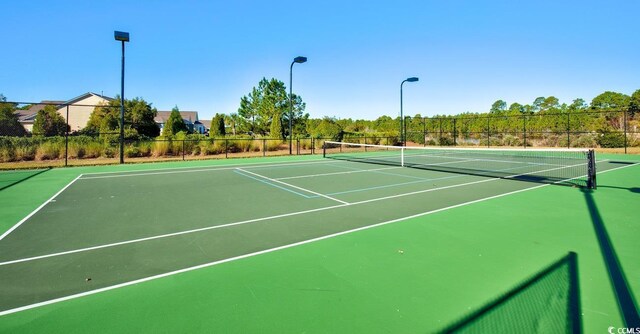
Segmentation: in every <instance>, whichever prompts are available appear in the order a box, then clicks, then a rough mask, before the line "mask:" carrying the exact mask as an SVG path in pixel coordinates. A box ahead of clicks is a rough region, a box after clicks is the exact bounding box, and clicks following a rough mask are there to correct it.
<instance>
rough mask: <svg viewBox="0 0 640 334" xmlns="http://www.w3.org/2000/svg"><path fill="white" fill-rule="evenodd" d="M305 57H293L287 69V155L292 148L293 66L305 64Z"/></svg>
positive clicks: (290, 152)
mask: <svg viewBox="0 0 640 334" xmlns="http://www.w3.org/2000/svg"><path fill="white" fill-rule="evenodd" d="M306 62H307V57H295V58H293V61H292V62H291V66H290V67H289V155H291V154H292V146H293V125H292V123H291V122H292V118H293V64H295V63H298V64H302V63H306Z"/></svg>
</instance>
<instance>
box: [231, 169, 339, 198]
mask: <svg viewBox="0 0 640 334" xmlns="http://www.w3.org/2000/svg"><path fill="white" fill-rule="evenodd" d="M236 169H237V170H239V171H241V172H244V173H247V174H251V175H253V176H255V177H259V178H261V179H265V180H268V181H271V182H276V183H280V184H282V185H285V186H287V187H290V188H294V189H298V190H302V191H304V192H308V193H310V194H314V195H316V196H320V197H324V198H326V199H330V200H332V201H336V202H339V203H342V204H346V205H349V202H345V201H342V200H339V199H337V198H333V197H331V196H327V195H325V194H321V193H318V192H315V191H312V190H309V189H305V188H302V187H298V186H294V185H293V184H289V183H286V182H282V181H279V180H276V179H272V178H270V177H266V176H264V175H260V174H257V173H254V172H250V171H248V170H244V169H242V168H236Z"/></svg>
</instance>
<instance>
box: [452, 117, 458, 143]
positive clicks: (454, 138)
mask: <svg viewBox="0 0 640 334" xmlns="http://www.w3.org/2000/svg"><path fill="white" fill-rule="evenodd" d="M456 130H457V129H456V118H455V117H454V118H453V146H458V142H457V141H456Z"/></svg>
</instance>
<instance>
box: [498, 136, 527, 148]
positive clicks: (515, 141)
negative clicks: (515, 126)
mask: <svg viewBox="0 0 640 334" xmlns="http://www.w3.org/2000/svg"><path fill="white" fill-rule="evenodd" d="M502 143H503V144H504V145H505V146H522V139H520V138H519V137H516V136H513V135H505V136H504V137H502Z"/></svg>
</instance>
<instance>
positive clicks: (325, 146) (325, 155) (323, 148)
mask: <svg viewBox="0 0 640 334" xmlns="http://www.w3.org/2000/svg"><path fill="white" fill-rule="evenodd" d="M322 157H323V158H326V157H327V142H326V141H325V142H323V143H322Z"/></svg>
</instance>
